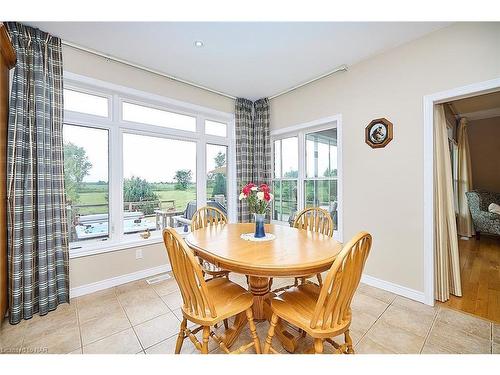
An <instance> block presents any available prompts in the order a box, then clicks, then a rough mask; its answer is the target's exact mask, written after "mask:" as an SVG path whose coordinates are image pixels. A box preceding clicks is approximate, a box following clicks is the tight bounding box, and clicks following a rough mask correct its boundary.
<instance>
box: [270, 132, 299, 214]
mask: <svg viewBox="0 0 500 375" xmlns="http://www.w3.org/2000/svg"><path fill="white" fill-rule="evenodd" d="M298 171H299V153H298V138H297V137H289V138H283V139H280V140H277V141H275V142H274V180H273V192H274V204H273V220H278V221H288V219H289V218H290V215H291V214H292V213H294V212H296V211H297V178H298Z"/></svg>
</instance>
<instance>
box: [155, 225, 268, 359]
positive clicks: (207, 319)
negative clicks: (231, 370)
mask: <svg viewBox="0 0 500 375" xmlns="http://www.w3.org/2000/svg"><path fill="white" fill-rule="evenodd" d="M163 240H164V242H165V246H166V248H167V253H168V258H169V260H170V264H171V266H172V272H173V274H174V277H175V280H176V281H177V284H178V285H179V289H180V291H181V295H182V300H183V305H182V308H181V309H182V315H183V319H182V323H181V327H180V330H179V335H178V337H177V342H176V345H175V353H176V354H179V353H180V351H181V349H182V344H183V342H184V339H185V338H186V337H189V339H190V340H191V342H192V343H193V344H194V346H195V347H196V349H198V350H200V351H201V353H202V354H207V353H208V340H209V338H210V337H211V338H213V339H214V340H215V341H216V342H217V344H218V345H219V347H220V348H221V349H222V350H224V351H225V352H226V353H243V352H244V351H246V350H247V349H249V348H250V347H252V346H253V347H254V348H255V351H256V353H258V354H259V353H260V352H261V349H260V341H259V338H258V337H257V332H256V328H255V323H254V321H253V312H252V304H253V296H252V294H251V293H250V292H248V291H246V290H245V289H243V288H242V287H241V286H239V285H238V284H235V283H233V282H231V281H229V280H228V279H227V278H225V277H217V278H213V279H210V280H205V279H204V278H203V274H202V271H201V267H200V265H199V263H198V262H197V260H196V258H195V256H194V254H193V252H192V251H191V250H190V249H189V248H188V247H187V245H186V243H185V242H184V240H183V239H182V238H181V237H180V236H179V234H178V233H177V232H176V231H175V229H172V228H167V229H165V230H164V231H163ZM241 314H246V318H247V320H248V325H249V328H250V334H251V337H252V341H251V342H250V343H248V344H244V345H242V346H241V347H240V348H238V349H237V350H235V351H233V352H230V351H229V349H228V347H227V346H226V344H225V343H224V339H223V338H221V337H219V336H217V334H216V333H215V332H213V331H212V330H211V329H210V327H212V326H214V325H215V324H217V323H219V322H221V321H222V320H224V319H227V318H230V317H232V316H236V315H238V316H241ZM188 320H189V321H191V322H193V323H195V324H198V325H199V326H198V327H196V328H195V329H193V330H191V329H189V328H187V321H188ZM235 325H236V323H235ZM231 329H232V330H236V327H235V326H233V327H232V328H231ZM201 330H203V336H202V337H203V338H202V342H201V343H200V341H199V340H198V339H197V337H196V336H195V334H196V333H197V332H199V331H201Z"/></svg>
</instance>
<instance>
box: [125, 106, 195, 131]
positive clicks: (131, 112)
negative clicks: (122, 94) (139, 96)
mask: <svg viewBox="0 0 500 375" xmlns="http://www.w3.org/2000/svg"><path fill="white" fill-rule="evenodd" d="M122 108H123V120H125V121H132V122H138V123H143V124H149V125H157V126H163V127H165V128H171V129H179V130H187V131H190V132H194V131H195V130H196V118H195V117H192V116H186V115H181V114H179V113H174V112H169V111H164V110H161V109H156V108H152V107H146V106H143V105H138V104H132V103H127V102H123V106H122Z"/></svg>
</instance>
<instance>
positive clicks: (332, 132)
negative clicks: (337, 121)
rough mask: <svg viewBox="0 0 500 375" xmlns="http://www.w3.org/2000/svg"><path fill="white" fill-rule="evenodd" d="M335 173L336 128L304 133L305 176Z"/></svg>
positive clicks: (332, 174)
mask: <svg viewBox="0 0 500 375" xmlns="http://www.w3.org/2000/svg"><path fill="white" fill-rule="evenodd" d="M336 175H337V129H336V128H333V129H328V130H322V131H319V132H315V133H309V134H307V135H306V177H308V178H311V177H333V176H336Z"/></svg>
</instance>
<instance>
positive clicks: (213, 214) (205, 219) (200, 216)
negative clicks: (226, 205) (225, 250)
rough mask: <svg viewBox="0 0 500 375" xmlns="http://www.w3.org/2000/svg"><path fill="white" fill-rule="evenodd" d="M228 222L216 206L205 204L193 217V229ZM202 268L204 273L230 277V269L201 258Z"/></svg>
mask: <svg viewBox="0 0 500 375" xmlns="http://www.w3.org/2000/svg"><path fill="white" fill-rule="evenodd" d="M218 224H227V217H226V215H225V214H224V213H223V212H222V211H221V210H219V209H218V208H216V207H210V206H205V207H201V208H199V209H198V210H197V211H196V212H195V213H194V215H193V218H192V219H191V231H195V230H197V229H200V228H206V227H208V226H209V225H218ZM199 260H200V265H201V269H202V271H203V273H204V274H207V275H210V276H212V277H224V276H226V277H228V276H229V271H227V270H224V269H222V268H220V267H217V266H216V265H215V264H212V263H210V262H207V261H206V260H204V259H201V258H199Z"/></svg>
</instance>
